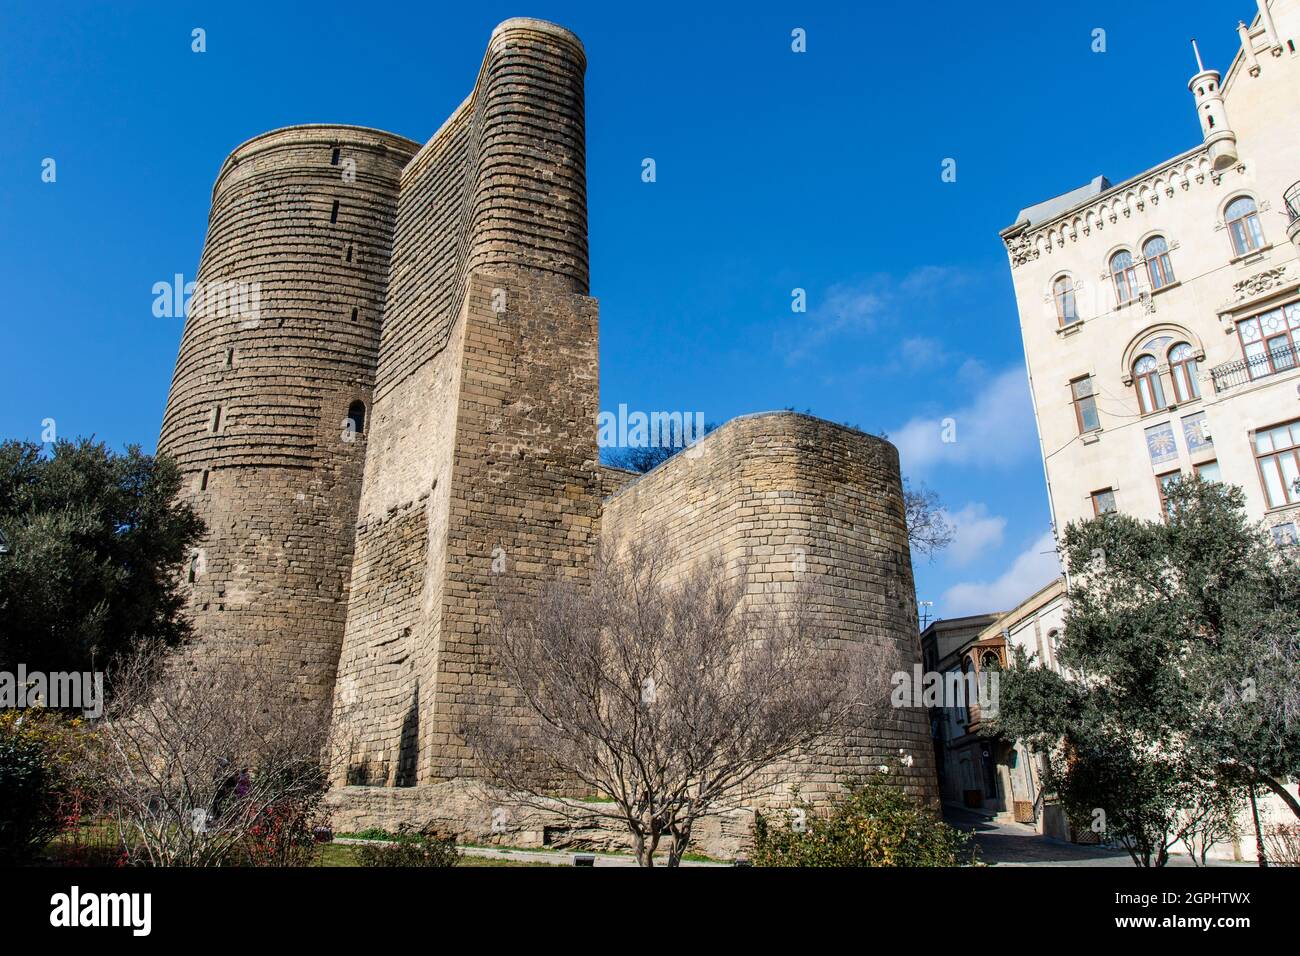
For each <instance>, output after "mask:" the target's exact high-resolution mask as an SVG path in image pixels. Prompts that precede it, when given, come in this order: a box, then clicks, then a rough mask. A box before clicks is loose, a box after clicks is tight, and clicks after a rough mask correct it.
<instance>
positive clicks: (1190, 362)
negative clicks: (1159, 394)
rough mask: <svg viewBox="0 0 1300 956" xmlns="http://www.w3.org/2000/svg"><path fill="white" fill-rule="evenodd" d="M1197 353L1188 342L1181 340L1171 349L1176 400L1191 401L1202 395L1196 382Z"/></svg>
mask: <svg viewBox="0 0 1300 956" xmlns="http://www.w3.org/2000/svg"><path fill="white" fill-rule="evenodd" d="M1196 371H1197V366H1196V353H1195V352H1194V351H1192V347H1191V346H1190V345H1188V344H1187V343H1186V342H1179V343H1178V344H1177V345H1175V346H1174V347H1173V348H1171V349H1170V350H1169V375H1170V377H1171V378H1173V380H1174V401H1177V402H1190V401H1191V400H1192V399H1194V398H1200V397H1201V388H1200V386H1199V385H1197V384H1196Z"/></svg>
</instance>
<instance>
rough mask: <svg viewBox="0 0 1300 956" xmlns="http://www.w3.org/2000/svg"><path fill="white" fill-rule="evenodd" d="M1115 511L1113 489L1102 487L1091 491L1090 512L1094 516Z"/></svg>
mask: <svg viewBox="0 0 1300 956" xmlns="http://www.w3.org/2000/svg"><path fill="white" fill-rule="evenodd" d="M1114 512H1115V489H1114V488H1102V489H1101V490H1100V491H1094V492H1093V493H1092V513H1093V515H1095V516H1096V517H1101V516H1102V515H1108V514H1114Z"/></svg>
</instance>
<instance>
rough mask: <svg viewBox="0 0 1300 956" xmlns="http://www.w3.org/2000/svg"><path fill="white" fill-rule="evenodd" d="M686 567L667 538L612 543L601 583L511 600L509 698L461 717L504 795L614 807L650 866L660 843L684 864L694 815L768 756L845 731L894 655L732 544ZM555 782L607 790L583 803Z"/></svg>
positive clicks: (744, 780)
mask: <svg viewBox="0 0 1300 956" xmlns="http://www.w3.org/2000/svg"><path fill="white" fill-rule="evenodd" d="M674 568H675V560H674V556H673V555H672V554H671V553H670V552H669V550H668V549H667V548H666V547H665V546H664V545H663V543H662V539H656V540H652V541H635V542H630V543H628V544H627V545H626V547H624V548H620V546H619V545H618V544H617V543H613V544H606V545H604V546H603V547H602V548H601V550H600V553H599V555H598V557H597V560H596V562H595V567H594V571H593V575H592V579H591V580H590V582H589V583H587V584H585V585H584V584H577V583H572V582H566V583H556V584H554V585H551V586H549V587H547V588H545V589H544V590H543V591H542V593H541V594H540V595H538V596H536V597H532V598H529V599H528V600H527V602H526V603H525V602H519V601H515V602H510V603H507V604H505V606H503V607H500V608H499V609H498V613H497V615H496V620H495V624H494V631H495V634H494V636H495V642H494V647H495V649H496V655H497V661H498V664H499V674H500V676H501V677H502V678H504V681H505V683H506V684H507V685H508V687H509V689H510V691H513V694H514V699H513V700H509V699H507V701H506V702H505V704H506V706H503V707H501V708H500V709H497V710H495V711H494V712H491V713H489V714H486V715H479V716H478V717H475V718H469V719H467V720H466V721H465V722H464V724H463V726H462V728H461V732H462V734H463V735H464V737H465V739H466V740H467V742H468V743H469V744H470V746H471V747H472V748H473V749H474V751H475V753H476V755H477V757H478V759H479V761H480V763H481V765H482V767H483V768H484V770H485V771H486V773H487V775H488V778H489V780H490V781H491V782H492V783H493V784H495V785H496V786H498V787H500V788H501V789H503V790H504V791H506V792H507V794H509V795H510V796H509V797H507V799H510V800H513V801H515V802H516V803H517V804H519V805H523V806H528V807H532V808H536V809H539V810H542V811H545V812H557V811H558V812H565V809H564V808H565V807H569V808H571V809H573V810H574V811H575V815H576V814H577V813H578V812H580V813H581V814H582V815H589V814H595V815H597V816H601V817H604V818H606V819H609V820H611V821H617V822H618V823H620V824H622V825H624V826H626V828H627V830H628V832H629V834H630V837H631V841H632V844H633V847H634V849H635V851H636V856H637V860H638V862H639V863H640V864H641V865H642V866H647V867H648V866H653V865H654V862H653V860H654V855H655V853H656V851H657V850H658V849H659V847H660V845H661V843H663V842H667V843H668V865H669V866H676V865H677V864H678V863H679V862H680V860H681V857H682V854H683V852H685V850H686V848H687V846H688V844H689V843H690V839H691V831H692V828H693V827H694V825H695V824H696V822H697V821H699V820H700V819H701V818H702V817H705V816H707V815H710V814H714V813H718V812H721V811H723V810H725V809H727V807H726V803H727V802H728V799H729V798H731V799H733V800H734V798H738V797H739V796H740V795H741V793H742V792H744V791H745V790H746V789H748V790H750V791H751V792H752V791H754V789H755V788H756V786H757V778H758V777H759V775H760V772H761V771H763V770H765V769H768V768H772V767H773V766H774V765H775V764H777V763H778V762H780V761H783V760H785V759H787V758H791V757H793V756H795V755H797V754H800V753H801V752H805V753H806V752H808V751H809V750H810V749H815V748H816V747H818V746H823V745H828V744H830V743H832V742H834V741H838V740H842V738H843V736H844V735H845V734H847V733H849V732H850V731H851V728H852V727H853V726H854V725H855V724H856V723H857V722H858V720H860V719H864V717H865V711H866V710H867V708H866V707H865V706H864V704H863V701H864V700H866V699H867V698H866V695H865V690H866V689H867V688H873V690H872V693H873V695H874V696H875V697H876V699H877V700H878V701H880V702H883V700H884V696H885V695H884V693H883V689H884V688H886V687H887V681H886V680H885V679H884V675H883V663H882V662H879V661H878V660H877V659H876V657H875V656H874V655H871V654H869V653H868V649H867V648H866V647H864V646H863V645H860V644H858V643H856V642H853V641H847V640H838V639H833V638H832V637H831V636H830V634H829V633H828V631H827V629H826V628H825V627H824V626H822V625H820V624H819V623H818V622H817V621H816V619H815V614H814V609H813V604H812V600H811V595H809V594H808V593H807V592H800V593H796V594H794V595H789V594H786V595H782V596H783V598H786V599H787V600H785V601H784V602H783V604H782V606H780V607H779V608H777V607H774V606H773V605H770V604H767V605H764V604H759V603H757V602H755V601H753V600H747V599H746V581H745V577H744V575H743V572H742V573H736V571H735V570H734V569H733V570H732V571H731V572H730V573H729V571H728V569H727V568H726V567H725V566H724V565H723V564H722V562H721V561H718V560H713V561H701V562H700V563H697V564H696V565H695V566H694V567H693V568H691V569H688V570H685V571H682V572H681V573H673V572H674ZM869 661H870V662H871V664H868V662H869ZM869 675H870V676H872V677H874V680H870V679H869ZM511 705H515V706H511ZM560 792H569V793H575V792H576V793H580V794H581V795H583V796H594V797H596V798H597V802H583V803H581V804H580V810H578V809H577V808H575V807H574V805H573V804H572V803H566V802H565V801H562V800H556V799H555V796H556V795H557V794H558V793H560Z"/></svg>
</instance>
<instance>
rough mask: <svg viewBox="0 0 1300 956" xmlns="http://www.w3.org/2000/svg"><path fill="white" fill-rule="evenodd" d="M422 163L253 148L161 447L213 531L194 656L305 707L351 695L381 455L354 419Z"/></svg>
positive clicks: (198, 572) (369, 151)
mask: <svg viewBox="0 0 1300 956" xmlns="http://www.w3.org/2000/svg"><path fill="white" fill-rule="evenodd" d="M416 149H417V146H416V144H414V143H411V142H410V141H408V140H404V139H402V138H401V137H397V136H392V135H390V134H388V133H381V132H377V131H374V130H365V129H358V128H354V127H343V126H304V127H291V128H289V129H285V130H279V131H277V132H274V133H268V134H266V135H263V136H259V137H257V138H255V139H253V140H250V141H248V142H247V143H245V144H243V145H242V146H240V147H239V148H238V149H236V150H235V151H234V152H233V153H232V154H231V155H230V157H229V159H227V160H226V163H225V164H224V166H223V167H222V170H221V173H220V175H219V177H218V179H217V182H216V185H215V186H214V187H213V199H212V213H211V218H210V222H209V228H208V236H207V241H206V243H205V245H204V250H203V256H202V259H201V261H200V264H199V271H198V276H197V282H198V287H199V289H200V290H201V291H202V294H200V295H198V296H196V298H195V300H194V305H193V308H192V309H191V312H190V315H189V317H188V319H187V321H186V324H185V331H184V334H183V337H182V340H181V347H180V352H179V355H178V357H177V361H176V373H175V376H174V378H173V381H172V388H171V392H170V395H169V398H168V402H167V409H166V412H165V415H164V418H163V426H162V435H161V437H160V439H159V443H158V446H159V451H160V452H161V453H164V454H169V455H172V456H173V457H175V458H176V460H177V461H178V462H179V464H180V466H181V469H182V470H183V472H184V473H185V478H186V482H185V495H186V496H187V497H188V498H189V499H190V501H191V503H192V504H193V505H194V507H195V508H196V509H197V510H198V512H199V514H200V515H201V516H202V517H203V519H204V520H205V521H206V522H207V525H208V532H207V535H206V537H205V539H204V540H203V541H202V542H201V546H200V549H199V552H198V553H197V554H196V555H195V558H194V560H193V561H192V562H191V565H190V567H189V568H187V569H186V570H185V572H184V574H185V580H186V582H187V587H188V589H189V595H188V600H189V611H190V614H191V615H192V617H193V620H194V624H195V632H196V634H197V635H198V636H199V638H200V641H199V643H198V644H197V645H196V646H195V648H194V653H196V654H199V655H209V656H210V655H215V656H216V659H217V660H226V659H236V658H237V659H244V660H248V661H255V662H257V663H258V665H259V666H267V667H270V668H271V671H272V673H273V674H275V675H276V676H277V677H278V678H280V679H281V682H282V686H283V687H284V688H285V696H286V698H288V699H303V698H305V699H310V700H313V701H317V702H328V701H329V699H330V696H331V694H332V690H333V682H334V672H335V666H336V664H337V660H338V653H339V647H340V645H341V643H342V639H343V624H344V620H345V614H346V602H347V583H348V572H349V570H350V565H351V554H352V539H353V527H354V523H355V515H356V507H357V500H358V498H359V497H360V492H361V478H362V467H363V462H364V457H365V444H366V441H365V432H364V430H363V431H362V432H361V433H359V434H352V433H350V431H349V429H347V428H345V424H344V420H345V417H346V416H347V415H348V412H349V408H350V407H351V406H352V403H354V402H357V401H359V402H361V403H362V406H363V407H364V408H365V409H366V411H367V412H368V411H369V405H370V393H371V389H372V387H373V384H374V371H375V356H376V350H377V346H378V340H379V322H380V317H381V315H382V313H383V308H384V296H385V288H386V284H387V273H388V256H389V251H390V246H391V243H392V231H393V220H394V212H395V208H396V203H397V185H398V180H399V177H400V174H401V170H402V169H403V167H404V166H405V165H406V163H407V162H408V161H409V159H410V158H411V156H412V155H413V154H414V152H415V150H416ZM232 283H233V284H235V289H236V292H235V294H234V295H233V296H232V295H230V294H229V291H230V288H231V286H230V284H232ZM222 290H225V291H224V292H222ZM214 293H215V294H214Z"/></svg>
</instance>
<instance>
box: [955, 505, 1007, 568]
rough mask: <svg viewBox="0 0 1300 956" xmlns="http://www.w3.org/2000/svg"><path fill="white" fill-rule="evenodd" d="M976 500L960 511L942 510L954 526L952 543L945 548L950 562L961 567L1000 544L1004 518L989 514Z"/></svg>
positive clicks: (1005, 523) (1004, 522)
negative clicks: (949, 511)
mask: <svg viewBox="0 0 1300 956" xmlns="http://www.w3.org/2000/svg"><path fill="white" fill-rule="evenodd" d="M988 511H989V510H988V508H987V507H985V506H984V505H982V504H979V503H977V502H976V503H972V504H968V505H967V506H966V507H965V508H962V509H961V511H957V512H952V513H948V512H945V513H944V517H945V518H947V519H948V521H949V522H950V523H951V524H952V526H953V538H952V543H951V544H950V545H948V548H947V549H946V550H945V551H944V557H945V559H946V560H947V561H948V563H949V564H952V565H955V566H957V567H961V566H963V565H967V564H970V563H971V562H972V561H974V560H975V559H976V558H978V557H979V556H980V555H982V554H985V553H987V552H988V551H991V550H992V549H994V548H996V547H998V546H999V545H1000V544H1002V533H1003V532H1004V531H1006V528H1007V519H1006V518H1003V517H1002V516H1001V515H991V514H989V513H988Z"/></svg>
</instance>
